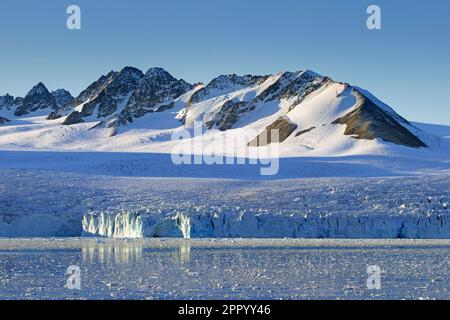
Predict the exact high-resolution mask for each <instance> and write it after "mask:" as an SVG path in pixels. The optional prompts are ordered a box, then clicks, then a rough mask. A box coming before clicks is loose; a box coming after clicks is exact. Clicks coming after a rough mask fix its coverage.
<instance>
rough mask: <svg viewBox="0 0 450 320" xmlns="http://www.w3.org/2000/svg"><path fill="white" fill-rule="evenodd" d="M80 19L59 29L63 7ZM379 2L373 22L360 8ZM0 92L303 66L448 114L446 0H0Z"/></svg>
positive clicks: (418, 110)
mask: <svg viewBox="0 0 450 320" xmlns="http://www.w3.org/2000/svg"><path fill="white" fill-rule="evenodd" d="M70 4H77V5H79V6H80V7H81V10H82V30H79V31H78V30H77V31H70V30H68V29H67V28H66V19H67V14H66V8H67V6H68V5H70ZM370 4H377V5H379V6H380V7H381V9H382V28H383V29H382V30H379V31H370V30H368V29H367V28H366V19H367V16H368V15H367V14H366V9H367V7H368V5H370ZM0 43H1V44H0V52H1V53H0V94H5V93H7V92H9V93H10V94H13V95H20V96H23V95H24V94H26V92H27V91H28V90H29V89H30V88H31V87H32V86H33V85H34V84H36V83H37V82H39V81H43V82H44V83H45V84H46V85H47V87H48V88H49V89H51V90H53V89H57V88H60V87H63V88H66V89H68V90H70V91H71V92H72V94H75V95H76V94H78V93H79V92H80V91H81V90H82V89H84V88H85V87H86V86H87V85H89V84H90V83H91V82H93V81H94V80H96V79H97V78H98V77H99V76H100V75H101V74H105V73H107V72H108V71H110V70H112V69H114V70H116V69H120V68H122V67H123V66H126V65H132V66H135V67H138V68H140V69H142V70H143V71H145V70H146V69H148V68H149V67H152V66H160V67H164V68H165V69H167V70H168V71H169V72H171V73H172V74H173V75H174V76H176V77H181V78H184V79H185V80H187V81H190V82H198V81H203V82H208V81H210V80H211V79H212V78H214V77H215V76H218V75H220V74H228V73H238V74H247V73H251V74H269V73H274V72H278V71H281V70H291V71H294V70H300V69H306V68H307V69H312V70H314V71H316V72H318V73H321V74H324V75H329V76H331V77H332V78H334V79H335V80H339V81H345V82H349V83H351V84H354V85H358V86H360V87H363V88H366V89H368V90H370V91H371V92H372V93H374V94H375V95H376V96H377V97H378V98H380V99H382V100H383V101H385V102H386V103H388V104H389V105H391V106H392V107H393V108H395V109H396V110H397V111H398V112H399V113H400V114H402V115H403V116H405V117H406V118H408V119H410V120H417V121H423V122H433V123H442V124H450V102H449V96H450V2H448V1H443V0H427V1H421V0H418V1H417V0H415V1H407V0H396V1H378V0H373V1H365V0H347V1H335V0H318V1H317V0H316V1H301V0H276V1H275V0H270V1H269V0H267V1H261V0H239V1H238V0H164V1H156V0H155V1H152V0H127V1H124V0H110V1H105V0H95V1H92V0H86V1H85V0H81V1H76V0H73V1H66V0H45V1H32V0H28V1H25V0H2V10H0Z"/></svg>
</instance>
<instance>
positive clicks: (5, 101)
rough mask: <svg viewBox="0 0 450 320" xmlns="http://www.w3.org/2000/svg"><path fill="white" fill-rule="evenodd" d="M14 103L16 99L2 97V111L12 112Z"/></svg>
mask: <svg viewBox="0 0 450 320" xmlns="http://www.w3.org/2000/svg"><path fill="white" fill-rule="evenodd" d="M14 102H15V100H14V97H13V96H11V95H9V94H6V95H4V96H0V110H11V109H12V108H13V107H14V104H15V103H14Z"/></svg>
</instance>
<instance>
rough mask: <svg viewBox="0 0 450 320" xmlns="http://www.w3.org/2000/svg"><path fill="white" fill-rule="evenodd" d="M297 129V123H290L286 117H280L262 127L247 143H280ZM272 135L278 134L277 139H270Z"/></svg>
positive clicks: (257, 144)
mask: <svg viewBox="0 0 450 320" xmlns="http://www.w3.org/2000/svg"><path fill="white" fill-rule="evenodd" d="M295 129H297V125H296V124H295V123H292V122H291V121H290V120H289V119H288V118H287V117H281V118H279V119H277V120H276V121H275V122H274V123H272V124H271V125H270V126H268V127H267V128H266V129H264V131H263V132H261V133H260V134H259V135H258V136H257V137H256V138H255V139H253V140H252V141H250V142H249V143H248V146H250V147H259V146H266V145H269V144H271V143H277V142H279V143H281V142H283V141H285V140H286V139H287V138H288V137H289V136H290V135H291V134H292V132H294V131H295ZM272 135H274V138H275V137H276V136H277V135H278V139H277V141H272Z"/></svg>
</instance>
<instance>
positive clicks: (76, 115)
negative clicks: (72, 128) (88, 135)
mask: <svg viewBox="0 0 450 320" xmlns="http://www.w3.org/2000/svg"><path fill="white" fill-rule="evenodd" d="M82 122H84V120H83V117H82V116H81V113H80V112H78V111H74V112H72V113H71V114H70V115H69V116H68V117H67V118H66V119H65V120H64V122H63V123H62V124H64V125H72V124H76V123H82Z"/></svg>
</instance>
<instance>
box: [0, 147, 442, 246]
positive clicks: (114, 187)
mask: <svg viewBox="0 0 450 320" xmlns="http://www.w3.org/2000/svg"><path fill="white" fill-rule="evenodd" d="M0 156H1V157H0V158H1V159H2V160H5V161H0V237H79V236H81V235H82V236H88V237H89V236H95V237H111V238H149V237H172V238H252V237H256V238H414V239H425V238H429V239H443V238H446V239H449V238H450V209H449V203H450V188H449V183H448V181H450V179H449V178H450V172H449V171H448V165H446V164H445V163H439V166H435V169H434V171H428V168H429V165H430V164H432V162H430V161H431V160H429V162H426V163H421V162H414V164H415V165H414V166H411V167H408V166H405V162H406V161H409V162H408V163H413V162H411V161H410V159H406V158H394V157H391V156H389V157H386V158H383V157H367V156H366V157H360V158H357V157H351V158H342V157H341V158H335V159H332V158H328V159H325V158H323V159H302V158H295V159H281V167H280V168H281V170H280V173H279V174H278V175H277V176H274V177H270V178H269V177H265V178H264V177H262V176H260V175H259V174H258V170H250V168H249V169H248V170H247V166H238V165H236V166H227V167H226V168H224V169H222V170H219V169H221V167H220V166H213V167H210V168H209V167H205V166H170V165H169V163H170V162H168V161H167V160H166V157H170V156H169V155H164V156H158V155H154V154H141V155H132V156H130V155H129V154H121V153H115V154H114V153H104V154H102V153H83V152H80V153H71V152H59V153H58V152H16V151H10V152H5V151H1V152H0ZM155 163H158V164H160V165H159V166H157V167H155ZM381 167H382V168H388V169H390V170H392V171H379V169H377V168H381ZM400 167H401V168H402V171H398V168H400ZM446 168H447V169H446ZM408 172H410V174H409V175H407V174H408ZM387 174H390V175H391V176H384V175H387ZM164 175H165V176H164ZM314 175H315V176H314ZM322 175H325V176H322ZM370 175H372V177H371V176H370ZM378 175H380V176H378ZM219 177H220V178H219Z"/></svg>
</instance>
